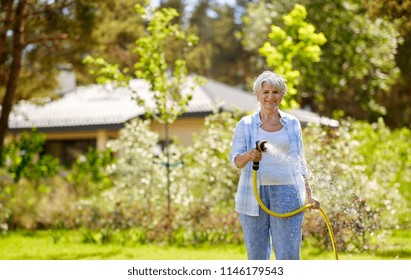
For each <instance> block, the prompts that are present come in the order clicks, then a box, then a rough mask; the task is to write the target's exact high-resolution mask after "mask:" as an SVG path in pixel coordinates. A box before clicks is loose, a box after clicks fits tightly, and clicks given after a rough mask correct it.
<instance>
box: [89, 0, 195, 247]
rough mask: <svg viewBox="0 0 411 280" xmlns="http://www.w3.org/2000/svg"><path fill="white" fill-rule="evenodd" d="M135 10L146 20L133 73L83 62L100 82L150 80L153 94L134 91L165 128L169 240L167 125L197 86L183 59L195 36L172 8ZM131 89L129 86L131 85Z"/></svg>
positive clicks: (101, 62) (96, 62)
mask: <svg viewBox="0 0 411 280" xmlns="http://www.w3.org/2000/svg"><path fill="white" fill-rule="evenodd" d="M136 11H137V13H138V14H139V15H140V16H141V17H142V18H143V19H144V20H145V24H146V34H145V36H143V37H141V38H139V39H138V40H137V41H136V47H135V48H134V52H135V53H136V54H137V55H138V60H137V61H136V62H135V63H134V65H133V69H134V72H133V73H131V72H130V70H129V69H127V68H124V69H122V68H121V67H120V66H119V65H112V64H110V63H108V62H107V61H106V60H105V59H103V58H93V57H90V56H88V57H87V58H86V59H85V62H88V63H90V64H93V65H95V66H97V70H96V72H95V73H96V75H97V78H98V79H99V81H100V82H102V83H107V82H115V83H120V84H122V85H125V84H126V83H127V81H130V80H131V79H132V78H133V77H134V76H135V77H137V78H141V79H144V80H146V81H147V82H149V85H150V92H152V93H153V96H149V97H148V98H147V97H144V96H142V95H139V94H138V93H137V94H136V96H135V97H136V100H137V103H138V104H139V105H141V106H143V107H144V108H145V110H146V113H147V116H150V117H153V118H154V119H155V120H157V121H158V122H160V123H162V124H164V127H165V137H166V139H165V140H166V141H165V142H166V143H165V149H166V150H165V154H166V158H167V163H166V167H167V169H166V170H167V174H166V178H167V193H166V196H167V206H166V207H167V212H168V213H169V215H168V217H167V227H166V228H167V231H168V239H169V241H171V238H172V233H173V220H172V214H171V213H172V209H171V203H172V201H171V178H170V165H171V162H170V151H169V143H168V142H169V131H168V129H169V124H171V123H173V122H174V121H175V120H176V119H177V118H178V117H179V116H180V115H181V114H182V113H184V112H185V111H186V109H187V106H188V102H189V101H190V100H191V97H192V89H193V87H195V86H196V83H197V82H198V81H197V80H194V83H193V82H192V81H190V80H189V78H188V72H187V68H186V61H185V59H184V57H185V54H186V52H187V51H188V50H189V49H190V48H191V47H192V46H194V45H195V44H196V43H197V41H198V38H197V36H195V35H193V34H189V33H188V32H186V31H185V30H184V29H183V28H182V27H181V25H179V24H178V23H173V20H174V19H175V18H176V17H177V16H178V15H179V14H178V12H177V11H176V10H175V9H172V8H161V9H156V8H152V7H149V6H142V5H136ZM131 89H132V88H131Z"/></svg>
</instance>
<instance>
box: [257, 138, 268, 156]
mask: <svg viewBox="0 0 411 280" xmlns="http://www.w3.org/2000/svg"><path fill="white" fill-rule="evenodd" d="M266 144H268V141H267V140H261V141H256V142H255V147H256V149H257V150H258V151H260V152H262V153H263V152H267V147H266Z"/></svg>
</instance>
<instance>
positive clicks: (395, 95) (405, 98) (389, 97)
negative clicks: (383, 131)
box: [363, 0, 411, 127]
mask: <svg viewBox="0 0 411 280" xmlns="http://www.w3.org/2000/svg"><path fill="white" fill-rule="evenodd" d="M363 3H364V6H365V8H366V11H367V14H368V15H369V16H370V17H371V18H372V19H374V20H375V19H378V18H384V19H386V20H388V21H390V22H393V23H394V24H395V25H396V26H398V29H399V32H400V34H401V36H402V38H403V41H402V42H401V43H400V44H399V45H398V50H397V52H396V54H395V60H396V63H397V65H398V67H399V69H400V70H401V76H400V80H399V82H398V83H397V84H396V85H394V86H392V87H391V89H390V91H388V92H384V93H383V95H382V96H380V97H379V102H380V103H382V104H384V105H385V107H386V108H387V116H386V117H385V119H386V123H387V124H389V125H390V126H392V127H400V126H409V124H410V123H411V94H410V93H411V81H410V79H409V77H410V75H411V16H410V15H411V1H410V0H405V1H396V0H386V1H371V0H363Z"/></svg>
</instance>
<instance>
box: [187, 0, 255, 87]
mask: <svg viewBox="0 0 411 280" xmlns="http://www.w3.org/2000/svg"><path fill="white" fill-rule="evenodd" d="M189 23H190V28H191V29H193V30H194V32H196V33H197V34H198V36H199V38H200V39H199V42H198V44H197V46H196V47H195V48H194V49H193V51H192V52H190V53H189V56H188V57H189V59H188V60H187V61H188V64H187V67H188V69H189V70H190V72H193V73H198V74H200V75H204V76H206V77H209V78H213V79H216V80H218V81H221V82H224V83H227V84H231V85H236V86H237V85H243V84H244V83H245V77H246V76H247V73H248V71H249V70H248V69H249V67H248V64H247V61H248V60H247V59H245V57H246V56H247V53H246V52H245V51H244V50H243V48H242V46H241V41H240V40H239V39H238V38H237V36H236V34H237V33H238V32H239V31H240V24H239V23H237V22H236V20H235V9H234V8H233V7H230V6H228V5H222V4H217V3H214V2H211V1H204V0H203V1H199V2H198V4H197V6H196V7H195V8H194V11H193V13H192V14H191V17H190V18H189ZM244 62H246V63H244Z"/></svg>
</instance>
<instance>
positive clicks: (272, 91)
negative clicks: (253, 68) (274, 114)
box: [257, 83, 284, 110]
mask: <svg viewBox="0 0 411 280" xmlns="http://www.w3.org/2000/svg"><path fill="white" fill-rule="evenodd" d="M283 96H284V95H283V94H282V93H281V92H280V91H279V90H278V89H277V88H276V87H274V86H272V85H270V84H267V83H263V86H262V87H261V90H260V91H259V92H257V100H258V101H260V106H261V108H265V109H271V110H272V109H275V108H278V106H279V105H280V103H281V101H282V100H283Z"/></svg>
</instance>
